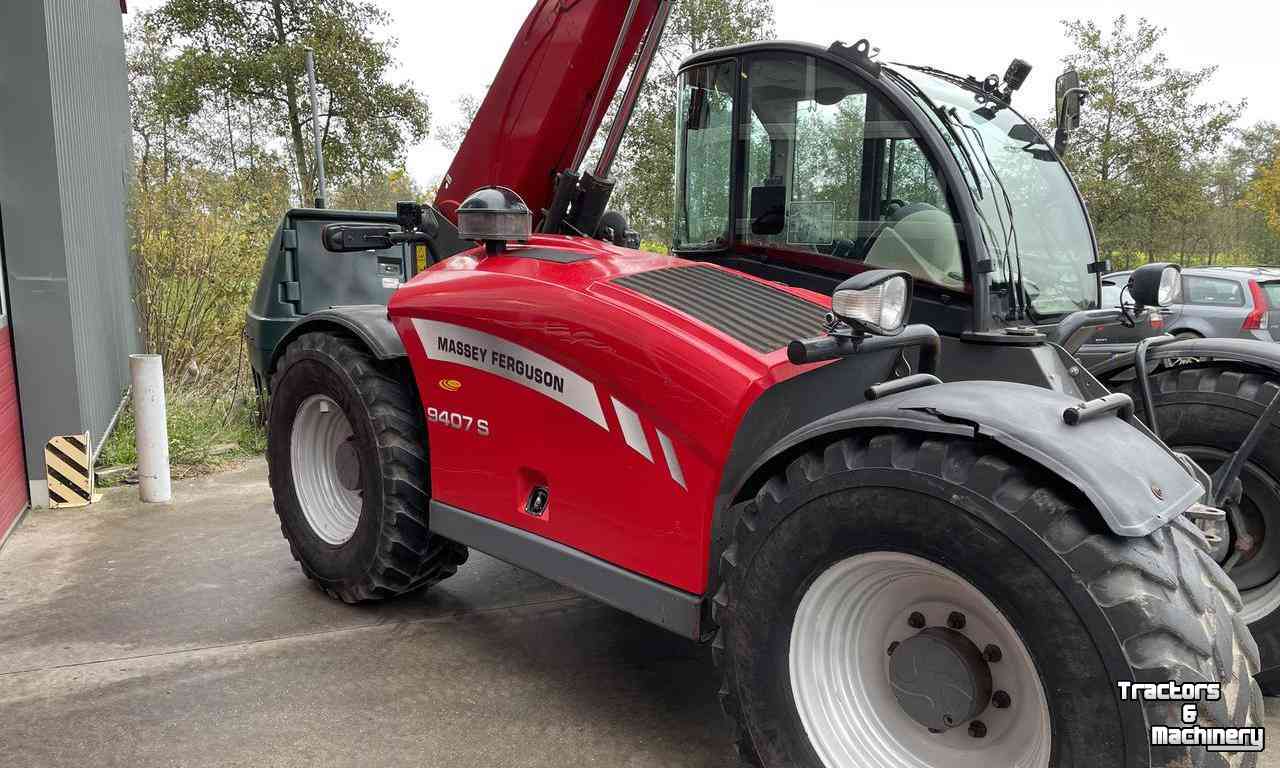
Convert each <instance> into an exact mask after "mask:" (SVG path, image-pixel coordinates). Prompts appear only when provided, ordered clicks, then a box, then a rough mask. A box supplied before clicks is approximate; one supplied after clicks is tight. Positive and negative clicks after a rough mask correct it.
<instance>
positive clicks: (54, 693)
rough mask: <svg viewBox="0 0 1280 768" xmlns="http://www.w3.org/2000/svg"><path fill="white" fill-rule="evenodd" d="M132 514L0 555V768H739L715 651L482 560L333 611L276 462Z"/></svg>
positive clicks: (81, 516)
mask: <svg viewBox="0 0 1280 768" xmlns="http://www.w3.org/2000/svg"><path fill="white" fill-rule="evenodd" d="M133 495H134V492H133V489H129V488H126V489H119V490H115V491H111V492H109V494H108V497H107V498H106V499H105V500H104V501H103V502H101V503H99V504H98V505H95V506H93V507H91V508H89V509H82V510H59V511H38V512H34V513H32V514H30V515H28V517H27V519H26V521H25V522H24V523H23V524H22V526H21V527H20V528H19V529H18V530H17V532H16V533H15V534H14V535H13V537H12V538H11V539H10V540H9V542H8V543H7V544H6V545H5V547H4V549H3V551H0V765H5V766H9V765H12V766H23V767H24V768H25V767H26V766H64V765H65V766H95V767H96V768H101V767H103V766H117V765H119V766H130V767H133V766H153V765H154V766H187V765H200V766H214V765H217V766H233V765H245V766H255V767H256V766H294V765H296V766H308V768H310V767H312V766H341V765H376V766H380V767H389V766H400V765H405V766H415V768H417V767H418V766H423V765H428V766H434V767H438V768H448V767H449V766H473V765H479V766H521V767H522V768H523V767H525V766H531V767H532V766H557V768H559V767H560V766H566V765H572V766H575V767H576V768H581V767H585V766H607V767H608V768H643V767H645V766H655V767H656V766H663V767H666V766H693V767H698V766H702V767H705V768H712V767H717V768H718V767H720V766H725V767H727V766H733V765H736V760H735V759H734V758H733V756H732V748H731V745H730V735H729V729H728V728H727V726H726V725H725V722H724V720H723V718H722V716H721V715H720V712H719V710H718V707H717V705H716V699H715V690H716V685H717V682H716V679H715V674H714V671H713V669H712V665H711V660H710V657H709V652H708V649H706V648H700V647H697V646H695V645H693V644H691V643H688V642H685V641H683V640H681V639H679V638H677V637H675V636H673V635H670V634H668V633H666V632H664V631H662V630H659V629H656V628H654V627H651V626H649V625H647V624H645V623H643V622H641V621H639V620H637V619H633V618H631V617H630V616H628V615H626V614H623V613H620V612H618V611H615V610H613V609H610V608H607V607H605V606H602V605H599V604H596V603H593V602H592V601H590V600H587V599H585V598H581V597H578V596H576V595H574V594H572V593H570V592H567V591H566V590H564V589H562V588H560V587H558V586H556V585H555V584H552V583H550V582H548V581H545V580H543V579H541V578H539V577H537V576H534V575H532V574H530V573H527V572H524V571H521V570H518V569H516V568H513V567H511V566H508V565H506V564H504V563H501V562H498V561H495V560H493V559H491V558H488V557H485V556H484V555H481V554H478V553H473V554H472V556H471V560H470V561H469V562H468V563H467V564H466V565H465V566H463V568H462V569H461V570H460V571H459V572H458V575H457V576H455V577H453V578H451V579H449V580H448V581H446V582H444V583H442V584H440V585H438V586H436V587H434V588H433V589H431V590H428V591H426V592H424V593H421V594H417V595H413V596H409V597H406V598H402V599H399V600H395V601H391V602H388V603H384V604H380V605H373V606H359V607H353V606H346V605H341V604H339V603H336V602H334V601H332V600H329V599H328V598H326V597H324V596H323V595H321V594H320V593H319V592H318V591H317V590H315V589H313V588H312V587H311V586H310V585H309V584H308V583H307V582H306V580H305V579H304V578H303V577H302V575H301V573H300V572H299V570H298V568H297V565H296V564H295V563H294V562H293V560H292V559H291V558H290V556H289V550H288V547H287V545H286V544H285V542H284V540H283V539H281V538H280V532H279V527H278V525H277V523H276V518H275V515H274V514H273V512H272V511H271V497H270V492H269V489H268V487H267V483H266V470H265V465H264V464H263V463H261V462H255V463H252V464H250V465H248V466H247V467H245V468H243V469H241V470H237V471H234V472H229V473H225V474H221V475H215V476H212V477H207V478H202V479H199V480H193V481H188V482H184V483H179V484H177V487H176V499H175V502H174V504H172V505H146V506H143V505H139V504H136V503H133V502H132V499H133ZM1269 704H1270V702H1269ZM1269 725H1271V726H1272V727H1280V717H1272V718H1269ZM1260 765H1262V766H1270V767H1271V768H1280V753H1277V754H1275V755H1274V756H1272V755H1266V754H1264V755H1263V759H1262V761H1261V762H1260Z"/></svg>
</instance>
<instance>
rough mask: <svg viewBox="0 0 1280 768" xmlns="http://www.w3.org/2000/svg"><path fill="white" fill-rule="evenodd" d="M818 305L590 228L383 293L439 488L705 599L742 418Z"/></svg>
mask: <svg viewBox="0 0 1280 768" xmlns="http://www.w3.org/2000/svg"><path fill="white" fill-rule="evenodd" d="M824 301H825V300H824V298H823V297H821V296H818V295H816V294H810V293H804V292H800V291H795V290H789V289H786V288H783V287H781V286H777V285H774V284H772V283H767V282H764V281H759V280H755V279H752V278H750V277H746V276H743V275H741V274H739V273H736V272H733V271H730V270H726V269H722V268H720V267H716V266H712V265H708V264H700V263H694V262H689V261H684V260H681V259H678V258H674V257H671V256H665V255H659V254H652V253H642V252H639V251H631V250H627V249H623V248H616V247H613V246H610V245H605V244H602V243H599V242H597V241H594V240H587V239H583V238H569V237H559V236H556V237H541V236H539V237H535V238H534V239H533V240H532V242H531V243H529V244H528V245H524V246H514V247H512V249H511V251H510V252H509V253H507V254H503V255H498V256H486V255H485V254H484V251H483V250H480V249H474V250H471V251H467V252H464V253H461V254H458V255H456V256H453V257H451V258H449V259H446V260H445V261H443V262H441V263H439V264H437V265H435V266H433V267H432V268H431V269H429V270H426V271H425V272H423V273H421V274H420V275H418V276H417V277H415V278H413V279H412V280H410V281H409V282H408V283H406V284H405V285H404V286H402V287H401V288H400V289H399V290H397V291H396V292H395V294H393V295H392V297H391V301H390V303H389V313H390V315H391V317H392V321H393V323H394V324H395V326H396V329H397V331H398V333H399V335H400V338H401V340H402V341H403V342H404V346H405V350H406V352H407V353H408V356H409V360H410V363H411V365H412V367H413V371H414V378H415V380H416V381H417V384H418V388H419V394H420V395H421V398H422V402H423V405H424V407H425V408H426V415H427V420H428V422H429V424H430V426H429V442H430V446H431V448H430V450H431V483H432V485H431V488H432V497H433V498H438V499H440V500H441V501H442V502H444V503H447V504H451V505H454V506H457V507H459V508H462V509H467V510H470V511H473V512H475V513H477V514H481V515H484V516H486V517H490V518H492V519H494V520H497V521H500V522H502V523H505V524H507V525H512V526H516V527H520V528H525V529H527V530H530V531H533V532H535V533H537V534H538V535H539V536H545V537H548V538H551V539H554V540H556V541H558V542H560V543H562V544H565V545H568V546H570V547H574V548H577V549H580V550H582V551H584V552H589V553H591V554H593V555H594V556H596V557H600V558H603V559H605V560H607V561H609V562H611V563H614V564H616V565H619V566H621V567H623V568H626V569H628V570H632V571H635V572H638V573H641V574H645V575H647V576H650V577H652V578H657V579H660V580H662V581H663V582H664V583H667V584H670V585H672V586H675V587H677V588H679V589H682V590H685V591H687V592H690V593H694V594H698V593H700V591H701V590H702V589H703V587H704V586H705V582H706V575H707V557H708V554H707V553H708V552H709V551H710V544H709V541H710V539H709V537H710V536H711V533H710V521H711V511H712V509H713V508H714V505H715V500H716V494H717V492H718V488H719V485H720V483H721V480H722V476H723V472H724V468H725V466H726V461H727V457H728V456H729V455H730V452H731V450H732V446H733V441H734V439H735V434H736V433H737V431H738V427H739V425H740V424H741V423H742V420H743V418H744V415H745V414H746V413H747V411H748V409H749V408H750V407H751V405H752V404H753V403H754V402H756V400H757V399H758V398H759V397H760V395H761V394H763V393H764V392H766V391H768V390H769V389H770V388H771V387H773V386H775V385H776V384H778V383H780V382H782V381H784V380H787V379H791V378H793V377H795V376H796V375H797V374H799V373H801V372H802V368H800V367H798V366H795V365H792V364H791V363H790V362H789V361H788V360H787V354H786V349H785V346H786V343H787V342H788V341H790V339H791V338H795V337H799V336H813V335H816V334H818V333H820V332H821V326H822V318H823V315H824V314H825V306H824ZM472 424H475V425H477V426H476V427H475V429H474V430H471V431H468V427H469V426H471V425H472ZM476 430H483V434H479V433H478V432H477V431H476ZM530 483H544V484H549V487H551V488H554V489H557V490H554V491H553V497H554V498H556V499H558V500H559V501H557V502H552V503H553V505H554V507H553V509H552V511H551V512H550V513H549V515H548V516H546V517H545V518H540V519H535V518H532V517H530V516H529V515H528V514H525V513H524V512H522V511H521V507H520V504H521V503H522V498H523V497H522V494H527V493H528V486H529V484H530ZM653 510H662V513H661V514H653Z"/></svg>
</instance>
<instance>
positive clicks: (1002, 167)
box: [894, 69, 1098, 322]
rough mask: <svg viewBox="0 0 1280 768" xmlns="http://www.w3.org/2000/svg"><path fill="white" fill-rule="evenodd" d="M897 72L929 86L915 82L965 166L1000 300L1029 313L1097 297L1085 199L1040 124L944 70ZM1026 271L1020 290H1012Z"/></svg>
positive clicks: (1064, 308) (1052, 312) (1008, 308)
mask: <svg viewBox="0 0 1280 768" xmlns="http://www.w3.org/2000/svg"><path fill="white" fill-rule="evenodd" d="M894 74H897V75H902V76H904V77H905V78H906V79H907V80H909V81H911V82H912V83H914V84H915V85H916V86H917V87H918V88H919V90H920V91H922V92H923V98H922V95H921V94H920V93H916V92H914V91H913V90H912V89H910V88H909V89H907V90H908V92H909V93H911V95H912V96H913V98H915V99H916V100H917V101H918V102H919V103H920V105H921V107H923V108H924V110H925V111H926V112H927V113H929V114H930V116H931V117H932V118H933V119H934V123H935V126H936V127H937V128H938V129H939V131H940V132H941V134H942V136H943V138H944V139H945V141H946V143H947V144H948V146H950V147H951V150H952V152H954V153H955V154H956V156H957V157H956V159H957V161H958V162H959V164H960V167H961V168H962V169H964V173H965V178H966V182H967V183H968V185H969V190H970V193H971V196H972V197H973V199H974V201H975V204H976V206H977V209H978V213H979V219H980V221H981V225H980V228H981V229H982V237H983V239H984V240H985V242H986V243H987V247H988V251H989V253H990V255H991V259H992V270H993V271H992V273H991V287H992V296H993V304H995V305H997V310H998V311H999V312H1000V313H1001V314H1002V316H1004V317H1006V318H1017V317H1019V316H1020V315H1022V314H1023V313H1022V312H1020V311H1019V308H1020V305H1021V307H1022V308H1023V309H1025V310H1026V312H1025V315H1026V316H1027V317H1028V319H1030V320H1032V321H1036V322H1044V321H1046V320H1048V319H1050V318H1052V317H1054V316H1056V315H1062V314H1066V313H1068V312H1074V311H1075V310H1078V309H1091V308H1094V307H1097V306H1098V283H1097V280H1096V278H1095V277H1094V276H1093V275H1091V274H1090V273H1089V269H1088V268H1089V265H1090V264H1091V263H1092V262H1093V261H1094V246H1093V237H1092V235H1091V234H1090V231H1089V223H1088V220H1087V218H1086V215H1085V211H1084V207H1083V205H1082V204H1081V201H1080V198H1079V196H1078V195H1077V194H1076V191H1075V187H1074V186H1073V184H1072V183H1071V178H1070V176H1068V175H1067V171H1066V169H1065V168H1064V167H1063V166H1062V164H1061V163H1060V162H1059V161H1058V159H1057V157H1056V155H1054V153H1053V151H1052V150H1051V148H1050V147H1049V146H1048V145H1046V144H1045V143H1044V139H1043V138H1042V137H1041V136H1040V135H1039V133H1037V132H1036V131H1035V130H1034V129H1033V128H1032V127H1031V126H1030V125H1028V123H1027V121H1026V120H1025V119H1024V118H1023V117H1022V116H1021V115H1019V114H1018V113H1016V112H1014V111H1013V110H1012V109H1010V108H1008V107H1003V108H999V109H993V107H994V106H995V105H994V104H993V103H991V102H989V101H986V100H984V101H979V99H981V98H982V97H980V96H978V95H977V94H975V93H974V92H973V91H970V90H967V89H965V88H962V87H960V86H959V85H956V84H953V83H951V82H948V81H947V80H944V79H942V78H940V77H936V76H934V75H930V74H926V73H924V72H920V71H918V70H911V69H908V70H906V71H905V72H904V71H899V70H894ZM929 102H932V104H930V103H929ZM984 102H985V103H984ZM934 107H936V108H938V109H940V110H942V111H944V112H945V115H943V116H939V115H938V114H937V113H936V112H935V111H934ZM944 121H945V123H949V125H947V124H944ZM1019 263H1020V264H1021V268H1019ZM1019 275H1021V285H1022V289H1023V293H1022V297H1021V298H1019V297H1018V296H1015V295H1013V294H1012V292H1011V291H1010V284H1011V280H1012V281H1013V285H1014V286H1016V285H1017V283H1018V276H1019ZM1001 301H1003V303H1004V306H1003V307H999V306H998V305H999V304H1000V303H1001Z"/></svg>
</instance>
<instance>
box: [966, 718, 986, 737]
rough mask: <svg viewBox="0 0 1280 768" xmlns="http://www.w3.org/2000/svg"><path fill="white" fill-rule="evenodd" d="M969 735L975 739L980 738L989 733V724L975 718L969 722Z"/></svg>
mask: <svg viewBox="0 0 1280 768" xmlns="http://www.w3.org/2000/svg"><path fill="white" fill-rule="evenodd" d="M969 735H970V736H972V737H973V738H975V739H980V738H982V737H983V736H986V735H987V726H986V724H985V723H983V722H982V721H981V720H974V721H973V722H972V723H969Z"/></svg>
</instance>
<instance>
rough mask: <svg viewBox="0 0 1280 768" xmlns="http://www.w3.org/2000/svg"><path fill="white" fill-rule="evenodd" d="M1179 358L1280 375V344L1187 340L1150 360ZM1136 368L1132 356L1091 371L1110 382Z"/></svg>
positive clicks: (1168, 346)
mask: <svg viewBox="0 0 1280 768" xmlns="http://www.w3.org/2000/svg"><path fill="white" fill-rule="evenodd" d="M1180 357H1211V358H1213V359H1214V360H1221V361H1228V362H1239V363H1246V364H1248V365H1253V366H1258V367H1261V368H1266V369H1269V370H1272V371H1275V372H1276V373H1278V374H1280V344H1276V343H1274V342H1267V341H1258V340H1255V339H1185V340H1182V341H1173V342H1170V343H1168V344H1161V345H1160V346H1158V347H1152V348H1151V349H1150V350H1149V351H1148V352H1147V360H1148V361H1150V362H1157V361H1160V360H1168V359H1171V358H1180ZM1132 367H1133V352H1132V351H1130V352H1129V353H1128V354H1124V355H1118V356H1116V357H1114V358H1112V359H1110V360H1107V361H1106V362H1105V363H1102V364H1100V365H1098V366H1097V367H1096V368H1092V369H1091V372H1092V373H1093V375H1094V376H1096V377H1097V378H1099V379H1103V380H1105V379H1107V378H1109V377H1110V376H1112V375H1113V374H1116V373H1120V372H1122V371H1124V370H1127V369H1129V368H1132Z"/></svg>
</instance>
